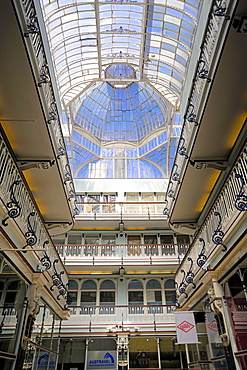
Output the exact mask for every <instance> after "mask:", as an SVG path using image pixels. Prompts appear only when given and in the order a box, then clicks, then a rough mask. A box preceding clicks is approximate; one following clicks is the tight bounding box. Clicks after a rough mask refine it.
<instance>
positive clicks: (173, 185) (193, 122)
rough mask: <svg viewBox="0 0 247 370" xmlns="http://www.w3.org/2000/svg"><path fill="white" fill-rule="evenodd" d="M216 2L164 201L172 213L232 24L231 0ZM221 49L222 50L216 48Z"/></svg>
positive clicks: (167, 214) (166, 209) (167, 210)
mask: <svg viewBox="0 0 247 370" xmlns="http://www.w3.org/2000/svg"><path fill="white" fill-rule="evenodd" d="M218 3H219V2H218V1H215V2H214V5H213V7H212V13H211V14H210V17H209V21H208V25H207V29H206V32H205V36H204V41H203V44H202V46H201V53H200V55H199V58H198V65H197V69H196V71H195V76H194V79H193V81H194V82H193V85H192V88H191V94H190V98H189V103H188V106H187V111H186V113H185V115H184V125H183V128H182V133H181V136H180V141H179V145H178V148H177V152H176V156H175V161H174V166H173V170H172V173H171V176H170V181H169V185H168V189H167V199H166V202H165V204H166V205H165V209H164V214H165V215H166V216H169V215H171V214H172V210H173V207H174V204H175V200H176V196H177V193H178V191H179V184H180V183H181V182H182V181H183V177H184V174H185V171H186V168H187V165H188V162H189V157H190V154H191V150H192V148H193V143H194V140H195V138H196V135H197V132H198V129H199V127H200V125H199V123H200V120H201V116H202V114H203V111H204V105H205V104H206V100H207V99H205V96H206V95H207V93H208V91H209V88H210V84H209V83H208V82H210V81H211V79H213V75H214V73H215V71H216V67H217V60H218V58H219V57H220V48H219V45H221V42H222V35H224V34H226V32H227V28H228V26H229V24H228V23H227V22H225V16H224V15H225V13H227V9H228V6H229V4H230V1H229V0H223V1H222V3H221V4H220V5H219V4H218ZM226 17H227V16H226ZM217 48H219V50H218V49H217Z"/></svg>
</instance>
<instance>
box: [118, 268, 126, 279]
mask: <svg viewBox="0 0 247 370" xmlns="http://www.w3.org/2000/svg"><path fill="white" fill-rule="evenodd" d="M124 274H125V268H124V267H123V266H121V267H120V268H119V275H120V281H123V277H124Z"/></svg>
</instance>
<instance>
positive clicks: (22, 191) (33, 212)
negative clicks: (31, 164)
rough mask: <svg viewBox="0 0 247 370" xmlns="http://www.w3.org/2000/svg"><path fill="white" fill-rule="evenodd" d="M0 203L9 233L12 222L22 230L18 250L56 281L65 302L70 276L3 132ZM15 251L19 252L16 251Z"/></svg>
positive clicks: (1, 139) (59, 294) (3, 223)
mask: <svg viewBox="0 0 247 370" xmlns="http://www.w3.org/2000/svg"><path fill="white" fill-rule="evenodd" d="M0 200H1V204H2V209H3V210H5V216H3V219H2V222H1V224H2V226H3V227H4V229H5V231H6V233H8V232H9V231H10V229H11V230H12V225H13V223H14V224H15V225H16V226H17V228H18V229H19V231H20V234H19V240H20V242H19V244H18V247H19V250H21V251H22V253H23V256H24V258H26V259H27V260H28V262H29V264H31V265H32V266H33V269H34V270H36V269H37V265H38V266H39V269H40V271H47V273H48V275H49V276H50V283H51V284H52V283H53V284H55V281H56V282H57V284H55V285H56V288H57V289H56V290H55V292H54V294H55V295H56V296H57V299H60V296H61V295H62V296H63V299H64V300H65V301H66V299H67V288H66V287H67V282H68V276H67V274H66V273H64V267H63V263H62V261H61V259H60V257H59V254H58V252H57V250H56V248H55V247H54V244H53V242H52V240H51V238H50V236H49V233H48V231H47V229H46V227H45V224H44V222H43V219H42V216H41V214H40V212H39V209H38V207H37V205H36V203H35V201H34V199H33V197H32V195H31V193H30V191H29V188H28V186H27V184H26V181H25V179H24V177H23V175H22V173H21V172H20V170H19V168H18V166H17V164H16V162H15V160H14V159H13V157H12V153H11V150H10V148H9V147H8V145H7V143H6V142H5V138H4V137H3V135H2V134H1V133H0ZM16 230H17V229H16ZM1 248H2V247H1ZM2 249H3V248H2ZM27 249H35V251H34V252H33V253H32V256H31V255H30V252H29V253H27ZM44 249H45V250H44ZM13 250H18V249H17V248H16V249H14V248H13ZM58 271H59V272H58ZM61 272H62V273H63V274H64V277H63V279H62V278H61V279H60V280H59V283H58V279H57V278H58V276H57V275H59V274H61ZM59 276H60V275H59Z"/></svg>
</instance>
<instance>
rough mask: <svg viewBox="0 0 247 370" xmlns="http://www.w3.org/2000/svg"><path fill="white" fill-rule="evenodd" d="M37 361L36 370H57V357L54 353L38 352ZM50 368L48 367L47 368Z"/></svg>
mask: <svg viewBox="0 0 247 370" xmlns="http://www.w3.org/2000/svg"><path fill="white" fill-rule="evenodd" d="M36 353H37V354H36V359H35V366H34V369H37V370H46V369H49V370H55V367H56V357H57V356H56V355H55V354H53V353H50V356H49V353H48V352H45V351H42V350H40V351H37V352H36ZM47 366H48V367H47Z"/></svg>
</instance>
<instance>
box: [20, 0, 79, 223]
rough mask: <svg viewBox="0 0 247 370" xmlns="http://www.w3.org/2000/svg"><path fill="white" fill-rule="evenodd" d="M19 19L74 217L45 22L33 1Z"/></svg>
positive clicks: (24, 5) (23, 7)
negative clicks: (42, 33)
mask: <svg viewBox="0 0 247 370" xmlns="http://www.w3.org/2000/svg"><path fill="white" fill-rule="evenodd" d="M16 6H17V7H18V12H17V14H18V16H19V22H20V25H21V28H22V30H23V39H24V42H25V44H26V50H27V52H28V55H29V59H30V62H31V66H32V71H33V75H34V78H35V79H36V84H37V87H38V94H39V97H40V102H41V105H42V108H43V112H44V116H45V120H46V123H47V129H48V131H49V133H50V137H51V141H52V145H53V148H54V150H55V153H56V154H55V155H56V158H57V165H58V168H59V170H60V173H61V177H62V179H63V180H64V188H65V191H66V195H67V199H68V201H69V206H70V209H71V213H72V215H73V216H75V214H76V212H77V211H76V205H75V203H74V200H75V188H74V183H73V180H72V176H70V180H69V181H67V178H68V173H69V174H71V170H70V165H69V160H68V156H67V151H66V146H65V141H64V137H63V132H62V127H61V123H60V116H59V113H60V112H59V108H58V104H57V102H56V94H55V92H54V88H53V83H54V81H53V78H52V72H51V71H50V67H49V62H48V57H47V55H46V50H45V47H44V42H43V39H42V35H41V28H42V27H41V25H40V22H41V20H40V19H39V17H38V15H37V13H38V12H37V11H36V8H35V5H34V2H33V1H32V0H23V1H22V2H18V4H17V5H16Z"/></svg>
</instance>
